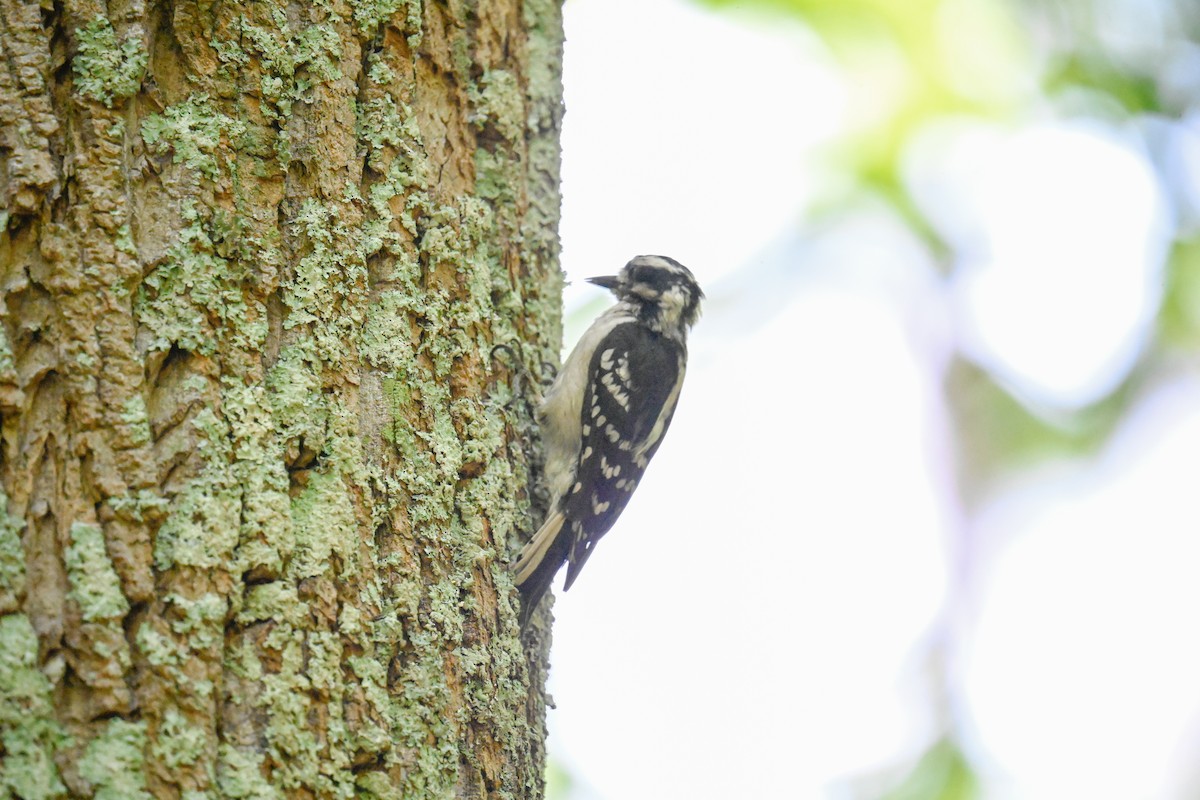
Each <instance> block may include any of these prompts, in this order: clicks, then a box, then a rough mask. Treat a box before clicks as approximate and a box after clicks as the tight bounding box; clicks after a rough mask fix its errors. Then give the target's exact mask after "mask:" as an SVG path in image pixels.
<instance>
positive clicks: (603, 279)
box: [587, 275, 617, 291]
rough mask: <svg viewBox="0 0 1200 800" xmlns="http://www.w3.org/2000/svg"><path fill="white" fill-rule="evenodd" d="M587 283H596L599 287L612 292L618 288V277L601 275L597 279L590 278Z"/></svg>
mask: <svg viewBox="0 0 1200 800" xmlns="http://www.w3.org/2000/svg"><path fill="white" fill-rule="evenodd" d="M587 282H588V283H594V284H596V285H597V286H603V287H604V288H605V289H608V290H609V291H612V290H613V289H616V288H617V276H616V275H600V276H598V277H595V278H588V279H587Z"/></svg>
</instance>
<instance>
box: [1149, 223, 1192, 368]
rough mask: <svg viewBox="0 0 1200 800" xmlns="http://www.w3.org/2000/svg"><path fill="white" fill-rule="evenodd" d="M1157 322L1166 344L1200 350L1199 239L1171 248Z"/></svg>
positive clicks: (1177, 244)
mask: <svg viewBox="0 0 1200 800" xmlns="http://www.w3.org/2000/svg"><path fill="white" fill-rule="evenodd" d="M1158 323H1159V333H1160V335H1161V338H1162V341H1163V343H1164V344H1166V345H1168V346H1172V347H1178V348H1185V349H1188V350H1192V351H1195V350H1197V349H1200V236H1198V237H1195V238H1192V239H1187V240H1183V241H1176V242H1175V245H1174V247H1173V248H1172V249H1171V254H1170V256H1169V257H1168V259H1167V277H1166V286H1165V287H1164V296H1163V303H1162V310H1161V311H1160V312H1159V315H1158Z"/></svg>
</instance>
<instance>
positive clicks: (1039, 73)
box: [698, 0, 1200, 495]
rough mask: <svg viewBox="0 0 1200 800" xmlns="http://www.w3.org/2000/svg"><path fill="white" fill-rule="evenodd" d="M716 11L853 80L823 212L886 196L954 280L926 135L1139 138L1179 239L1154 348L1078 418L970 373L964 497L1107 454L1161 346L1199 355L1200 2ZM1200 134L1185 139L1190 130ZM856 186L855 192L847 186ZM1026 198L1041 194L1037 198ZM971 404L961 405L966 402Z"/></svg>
mask: <svg viewBox="0 0 1200 800" xmlns="http://www.w3.org/2000/svg"><path fill="white" fill-rule="evenodd" d="M698 2H700V3H701V4H702V5H706V6H709V7H712V8H717V9H722V10H729V11H736V12H739V13H745V12H747V11H755V12H760V13H766V14H777V15H783V16H788V17H792V18H795V19H798V20H800V21H802V22H803V23H804V24H805V25H806V26H808V27H809V28H810V29H811V30H812V31H814V32H815V33H816V34H817V35H818V36H819V37H820V39H821V40H822V41H823V42H824V43H825V45H826V46H827V47H828V49H829V51H830V53H831V54H832V55H833V57H834V58H835V59H836V60H837V62H838V64H839V66H840V67H841V68H842V70H843V71H844V73H845V75H846V84H847V87H848V89H849V92H850V96H851V97H850V105H851V108H850V116H851V119H850V127H851V130H852V134H851V135H850V136H848V137H845V138H844V139H841V140H839V142H838V143H837V144H836V145H835V146H834V149H833V152H831V153H827V154H823V158H827V160H828V163H829V164H832V165H833V169H835V170H838V171H839V172H840V177H841V179H842V180H841V181H840V182H839V181H833V182H831V185H832V186H835V187H837V188H836V190H835V191H831V192H830V193H829V194H828V196H826V197H819V198H818V199H817V201H816V203H815V205H816V208H814V209H813V210H812V211H813V213H814V214H845V213H854V210H855V208H858V207H861V205H862V202H863V199H864V198H865V197H867V196H871V197H874V198H876V199H879V198H882V199H883V200H885V201H886V202H887V203H889V204H890V206H891V207H892V208H893V210H894V212H895V213H896V214H897V216H898V217H899V218H900V219H901V220H903V221H904V222H905V224H906V225H908V226H909V228H910V230H911V231H912V232H913V233H914V234H915V235H917V236H919V237H920V239H921V240H922V241H924V242H925V243H926V246H927V248H928V250H929V254H930V256H931V258H932V259H933V260H934V262H935V263H936V264H938V265H939V266H941V267H942V268H943V269H944V270H945V271H946V272H947V274H953V272H954V270H955V268H956V266H957V265H956V259H957V254H956V253H955V252H954V249H953V246H952V245H951V244H950V243H948V242H947V240H946V237H945V236H944V235H943V233H942V232H941V231H940V230H939V226H938V224H937V221H936V220H934V219H932V218H930V217H929V215H928V213H927V211H926V209H924V208H923V207H922V206H921V204H920V203H919V202H918V201H917V199H916V198H915V197H914V194H913V192H912V186H911V178H909V177H906V171H905V168H906V156H907V155H908V153H909V148H910V146H911V145H912V144H913V143H914V141H915V140H916V138H917V136H918V135H919V134H920V133H921V132H922V131H923V130H927V129H928V126H930V125H931V124H933V123H936V122H938V121H939V120H945V119H949V118H956V119H962V118H964V117H965V118H975V119H978V120H983V121H987V122H991V123H996V124H1001V125H1011V126H1018V125H1020V124H1022V123H1023V122H1026V121H1030V120H1037V119H1045V118H1055V117H1057V118H1067V119H1070V118H1086V119H1094V120H1098V121H1100V122H1103V123H1104V124H1107V125H1110V126H1114V127H1120V128H1121V129H1122V130H1126V129H1128V130H1133V131H1135V132H1136V134H1137V137H1138V138H1139V139H1140V141H1141V143H1142V146H1143V147H1144V149H1145V150H1146V152H1147V154H1148V155H1149V157H1150V161H1151V163H1152V164H1153V166H1154V168H1155V170H1156V173H1157V177H1158V181H1159V183H1160V186H1161V187H1162V190H1163V192H1164V196H1166V197H1167V198H1168V199H1169V201H1170V203H1171V208H1170V209H1169V211H1168V216H1169V217H1170V219H1171V221H1172V224H1173V225H1174V226H1175V227H1174V230H1173V231H1171V232H1170V238H1171V239H1172V240H1173V245H1172V246H1171V248H1170V255H1169V258H1168V261H1167V263H1166V265H1165V267H1166V268H1165V270H1164V272H1165V275H1166V276H1167V278H1166V285H1165V287H1164V288H1165V293H1164V296H1163V301H1162V305H1161V309H1160V313H1159V320H1158V335H1159V336H1158V339H1157V340H1156V341H1155V342H1153V343H1152V344H1151V345H1150V346H1149V347H1147V348H1145V350H1144V352H1143V355H1142V359H1141V363H1140V364H1139V365H1137V366H1135V367H1134V368H1133V369H1131V370H1130V371H1129V373H1128V375H1127V377H1126V379H1125V381H1124V383H1123V384H1122V385H1120V386H1118V387H1117V388H1116V389H1115V390H1114V391H1113V392H1112V393H1111V395H1110V396H1109V397H1107V398H1104V399H1102V400H1100V401H1098V402H1097V403H1096V404H1094V406H1093V407H1086V408H1082V409H1077V410H1075V411H1073V412H1059V411H1057V410H1048V409H1045V408H1041V407H1037V406H1036V405H1033V404H1031V403H1030V402H1029V401H1028V400H1027V399H1026V398H1023V397H1021V396H1020V395H1019V394H1014V393H1011V392H1010V391H1009V388H1008V387H1007V386H1005V385H1002V383H1001V382H1000V381H998V380H996V379H995V378H994V376H992V375H990V374H989V373H988V372H987V371H986V370H983V369H979V368H977V367H976V366H974V365H971V364H962V365H960V367H959V368H956V369H954V370H952V371H951V373H950V377H949V380H950V383H951V385H950V386H949V387H948V389H949V391H948V396H949V397H950V401H951V404H952V405H954V406H955V408H954V411H955V413H956V414H957V416H958V423H959V424H960V427H961V430H962V431H968V432H969V435H966V436H964V437H961V438H960V441H961V442H962V444H963V445H964V446H965V447H966V448H969V449H968V450H967V451H966V452H964V453H963V454H962V456H963V461H964V463H966V464H967V467H966V472H967V473H968V474H967V475H965V476H964V486H963V488H964V490H965V491H966V493H967V494H968V495H972V494H974V493H975V491H976V489H977V488H978V486H986V485H987V484H988V482H989V480H990V479H992V478H994V477H995V476H997V475H999V474H1002V473H1004V472H1005V471H1007V470H1009V469H1011V468H1013V467H1016V466H1022V465H1026V464H1027V463H1028V461H1029V459H1030V458H1031V457H1038V456H1039V455H1040V456H1050V455H1055V454H1074V453H1079V452H1085V451H1088V450H1090V449H1095V448H1096V447H1098V446H1099V445H1100V444H1101V443H1102V442H1103V441H1104V440H1105V438H1106V437H1107V435H1108V434H1109V432H1111V430H1112V429H1113V426H1114V423H1115V421H1116V420H1118V419H1119V418H1120V415H1121V413H1122V411H1123V410H1124V409H1125V408H1126V407H1127V405H1126V404H1127V403H1128V402H1129V401H1131V400H1133V399H1135V398H1136V395H1137V392H1136V388H1137V386H1138V385H1139V384H1140V383H1142V382H1144V380H1145V378H1146V376H1147V371H1148V370H1150V371H1152V369H1153V367H1154V365H1156V364H1158V363H1159V362H1160V358H1159V356H1160V355H1161V353H1162V351H1163V348H1164V346H1170V347H1188V348H1194V347H1195V346H1197V345H1200V210H1198V209H1197V207H1196V203H1197V201H1198V198H1200V191H1198V190H1197V189H1196V187H1195V186H1194V183H1195V180H1196V174H1197V172H1198V171H1200V165H1193V168H1192V170H1191V171H1190V172H1189V171H1188V170H1187V169H1182V168H1181V166H1180V164H1179V163H1177V162H1178V157H1177V151H1178V147H1177V137H1178V136H1179V135H1181V133H1182V132H1183V131H1185V130H1190V131H1191V132H1190V134H1188V135H1190V136H1192V137H1196V136H1200V133H1198V132H1197V127H1198V122H1197V114H1198V113H1200V44H1198V42H1200V4H1197V3H1195V2H1194V0H1057V2H1055V0H1050V1H1049V2H1043V1H1042V0H1036V1H1035V0H1026V1H1025V2H1020V1H1019V0H839V2H836V3H830V2H826V0H698ZM1189 126H1190V128H1189ZM846 187H850V188H849V189H847V188H846ZM1030 191H1031V192H1036V191H1037V187H1036V186H1031V187H1030ZM959 399H961V400H962V401H963V402H961V403H959V402H958V400H959Z"/></svg>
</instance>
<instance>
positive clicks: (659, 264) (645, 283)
mask: <svg viewBox="0 0 1200 800" xmlns="http://www.w3.org/2000/svg"><path fill="white" fill-rule="evenodd" d="M588 282H590V283H594V284H596V285H597V286H603V287H604V288H605V289H609V290H610V291H612V293H613V294H615V295H616V296H617V299H618V300H620V301H621V302H624V303H627V304H629V305H632V306H633V307H634V308H635V309H636V311H637V314H638V316H639V317H640V318H641V319H643V320H644V321H645V322H646V323H647V324H648V325H650V326H651V327H652V328H655V329H656V330H658V331H659V332H661V333H665V334H678V335H679V336H680V337H683V336H686V334H687V330H688V328H690V327H691V326H692V325H695V324H696V320H697V319H699V318H700V301H701V300H702V299H703V298H704V292H702V291H700V285H699V284H697V283H696V278H695V277H694V276H693V275H692V272H691V270H689V269H688V268H687V267H685V266H684V265H683V264H680V263H679V262H678V261H676V260H675V259H673V258H667V257H666V256H637V257H635V258H634V259H632V260H631V261H630V262H629V263H628V264H626V265H625V266H624V267H623V268H622V269H621V271H620V272H619V273H617V274H616V275H606V276H602V277H598V278H588Z"/></svg>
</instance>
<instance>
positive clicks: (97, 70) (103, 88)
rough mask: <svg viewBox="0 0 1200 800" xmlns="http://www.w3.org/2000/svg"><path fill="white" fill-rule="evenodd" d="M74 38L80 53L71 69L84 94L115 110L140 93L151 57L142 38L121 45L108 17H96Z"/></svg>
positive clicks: (129, 39)
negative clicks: (115, 107)
mask: <svg viewBox="0 0 1200 800" xmlns="http://www.w3.org/2000/svg"><path fill="white" fill-rule="evenodd" d="M75 36H76V39H77V40H78V42H79V50H78V52H77V53H76V54H75V58H74V60H73V61H72V62H71V68H72V70H73V71H74V73H75V88H76V90H77V91H78V92H79V93H80V94H81V95H83V96H84V97H87V98H90V99H92V100H96V101H98V102H101V103H104V105H105V106H107V107H108V108H112V106H113V103H114V101H117V100H123V99H125V98H128V97H132V96H133V95H134V94H135V93H136V92H137V90H138V88H139V87H140V86H141V84H142V77H143V76H144V75H145V74H146V61H147V59H148V57H149V56H148V54H147V52H146V47H145V45H143V44H142V40H141V38H140V36H136V35H130V36H127V37H126V38H124V39H123V40H122V41H119V42H118V40H117V33H116V31H114V30H113V26H112V23H111V22H109V20H108V18H107V17H97V18H96V19H94V20H92V21H91V22H89V23H88V24H87V25H84V26H83V27H82V28H79V29H78V30H76V31H75Z"/></svg>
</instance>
